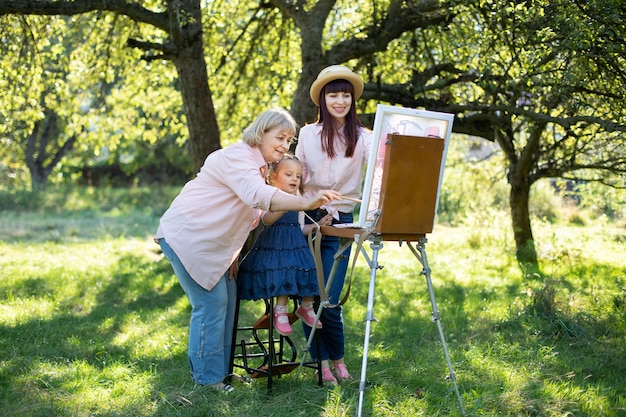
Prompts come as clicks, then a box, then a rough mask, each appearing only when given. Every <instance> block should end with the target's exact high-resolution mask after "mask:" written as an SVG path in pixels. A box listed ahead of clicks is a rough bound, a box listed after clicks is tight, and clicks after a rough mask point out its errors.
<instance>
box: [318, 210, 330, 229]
mask: <svg viewBox="0 0 626 417" xmlns="http://www.w3.org/2000/svg"><path fill="white" fill-rule="evenodd" d="M317 223H318V224H319V225H320V226H330V225H331V224H333V215H332V213H328V214H327V215H325V216H324V217H322V218H321V219H320V220H319V221H318V222H317Z"/></svg>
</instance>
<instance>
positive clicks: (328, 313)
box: [302, 210, 353, 361]
mask: <svg viewBox="0 0 626 417" xmlns="http://www.w3.org/2000/svg"><path fill="white" fill-rule="evenodd" d="M307 215H309V216H310V217H311V218H313V219H314V220H315V221H318V220H319V219H321V218H322V217H324V216H325V215H326V213H325V212H324V211H320V210H313V211H307ZM305 219H306V222H307V223H311V221H310V220H309V219H308V218H306V217H305ZM339 219H340V221H339V222H340V223H352V221H353V216H352V213H339ZM333 223H338V222H337V220H335V219H333ZM338 248H339V238H338V237H336V236H324V237H323V238H322V244H321V252H322V253H321V255H322V264H323V267H324V283H325V284H326V283H327V282H328V278H329V277H330V270H331V268H332V267H333V263H334V262H335V253H336V252H337V249H338ZM351 250H352V246H350V247H348V248H347V249H346V250H345V251H344V252H343V254H342V255H341V257H340V258H339V259H338V264H337V269H336V270H335V275H334V277H333V283H332V284H331V287H330V291H328V294H327V295H328V298H329V300H330V303H331V304H336V303H338V302H339V301H341V300H340V299H339V297H341V290H342V289H343V284H344V282H345V280H346V272H347V271H348V261H349V260H350V251H351ZM316 308H317V306H316ZM320 321H321V322H322V328H321V329H317V330H316V331H315V337H314V338H313V341H312V343H311V347H310V349H311V350H310V352H311V359H312V360H314V361H316V360H318V359H319V360H329V359H330V360H338V359H342V358H343V357H344V345H345V337H344V329H343V316H342V314H341V306H337V307H334V308H324V309H323V310H322V314H321V316H320ZM302 328H303V330H304V334H305V337H306V338H307V340H308V338H309V335H310V334H311V328H310V327H309V326H307V325H304V324H303V325H302ZM318 343H319V346H318ZM318 348H319V350H318Z"/></svg>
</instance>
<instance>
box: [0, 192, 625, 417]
mask: <svg viewBox="0 0 626 417" xmlns="http://www.w3.org/2000/svg"><path fill="white" fill-rule="evenodd" d="M177 191H178V189H175V190H174V189H163V190H154V189H152V190H147V189H133V190H126V191H120V190H117V191H111V190H109V191H106V190H94V189H83V190H73V191H67V192H66V194H64V195H58V194H57V195H56V197H55V198H54V199H50V197H41V196H40V197H38V199H36V201H28V200H26V199H25V200H23V201H18V202H17V203H16V204H19V208H16V207H11V204H10V203H7V202H4V203H3V204H1V205H0V207H4V210H2V211H0V213H1V214H0V236H2V240H0V416H29V417H39V416H41V417H43V416H58V417H60V416H159V417H160V416H186V417H191V416H204V417H207V416H242V417H243V416H257V417H261V416H285V417H287V416H324V417H338V416H352V415H356V409H357V404H358V398H359V378H360V370H361V360H362V352H363V345H364V333H365V313H366V304H367V291H368V285H369V275H370V271H369V268H368V266H367V263H366V261H365V259H364V257H363V256H361V257H359V260H358V262H357V264H356V269H355V275H354V278H353V285H352V293H351V295H350V298H349V300H348V302H347V304H346V306H345V309H344V317H345V322H346V332H347V335H346V336H347V340H346V362H347V364H348V367H349V369H350V370H351V372H352V374H353V376H354V377H355V380H354V381H352V382H349V383H346V384H342V385H340V386H337V387H330V386H325V387H321V388H320V387H318V386H317V385H316V384H315V381H314V380H313V374H312V371H311V370H308V369H305V370H304V371H303V373H302V375H300V377H299V378H298V377H297V376H296V373H295V372H292V373H290V374H287V375H285V376H282V377H280V378H275V379H274V390H273V392H272V394H271V395H268V394H267V389H266V388H267V385H266V380H265V379H256V380H253V382H252V383H251V384H244V383H236V384H235V388H236V391H235V392H234V393H232V394H229V395H224V394H220V393H216V392H212V391H209V390H206V389H201V388H199V389H198V388H196V387H194V386H193V384H192V383H191V381H190V378H189V366H188V364H187V358H186V355H187V353H186V343H187V324H188V320H189V305H188V302H187V299H186V298H185V295H184V293H183V291H182V290H181V288H180V287H179V286H178V282H177V280H176V278H175V276H174V275H173V273H172V270H171V267H170V265H169V264H168V262H167V261H166V260H165V259H164V258H163V257H162V256H161V254H160V253H159V251H158V246H157V245H156V244H154V242H153V241H152V233H153V232H154V231H155V229H156V226H157V223H158V218H159V216H160V215H161V214H162V212H163V211H164V210H165V208H166V207H167V205H168V204H169V202H170V200H171V198H172V196H173V195H174V194H175V192H177ZM533 227H534V233H535V238H536V240H537V243H538V251H539V255H540V258H541V263H542V268H543V272H544V273H545V277H541V278H540V277H532V276H531V277H526V276H523V275H522V273H521V272H520V269H519V268H518V267H517V264H516V262H515V259H514V256H513V253H514V247H513V242H512V236H511V232H510V230H509V229H510V226H509V222H508V219H507V217H506V216H505V215H501V216H500V217H498V218H495V219H493V220H492V221H491V224H490V225H489V227H486V226H481V227H476V226H474V227H469V226H464V227H461V226H457V227H452V226H446V225H437V226H436V227H435V230H434V233H433V234H432V235H429V236H428V243H427V245H426V249H427V253H428V261H429V264H430V267H431V269H432V278H433V285H434V289H435V294H436V297H437V302H438V306H439V310H440V312H441V324H442V326H443V331H444V334H445V337H446V341H447V344H448V348H449V351H450V356H451V359H452V363H453V367H454V370H455V372H456V376H457V382H458V386H459V390H460V392H461V396H462V400H463V405H464V407H465V411H466V414H467V415H468V416H493V417H495V416H554V417H557V416H558V417H563V416H608V417H620V416H626V256H625V255H626V250H625V249H626V229H625V228H624V225H623V224H612V223H607V222H606V221H603V220H597V221H595V222H587V223H586V224H585V225H584V226H580V225H572V224H566V223H543V222H541V221H539V220H535V219H533ZM367 249H368V252H370V253H371V251H370V250H369V247H368V248H367ZM379 263H380V264H381V265H382V266H383V268H382V269H381V270H379V271H378V273H377V281H376V299H375V306H374V315H375V317H376V319H377V322H374V323H372V333H371V337H370V343H369V348H370V350H369V355H368V358H369V360H368V368H367V390H366V392H365V402H364V408H363V415H364V416H377V417H382V416H385V417H387V416H389V417H391V416H394V417H396V416H406V417H409V416H411V417H413V416H429V417H430V416H461V415H462V414H461V410H460V407H459V404H458V401H457V399H456V395H455V392H454V389H453V386H452V383H451V382H450V380H449V379H448V378H447V376H448V368H447V365H446V361H445V357H444V353H443V350H442V346H441V343H440V340H439V336H438V333H437V326H436V324H435V323H433V322H432V320H431V304H430V299H429V296H428V291H427V287H426V283H425V280H424V276H423V275H422V274H421V264H419V263H418V262H417V260H416V259H415V257H414V256H413V255H412V254H411V252H410V250H409V248H407V247H406V245H402V246H400V245H399V244H398V242H385V243H384V247H383V249H382V250H381V251H380V256H379ZM241 310H242V313H241V314H242V317H241V318H240V322H242V323H244V322H245V323H249V324H252V322H253V321H254V320H255V319H256V316H257V315H258V311H259V305H258V303H252V302H244V303H242V308H241ZM294 329H295V330H296V334H295V336H294V337H293V339H294V340H295V342H296V343H297V344H298V346H299V347H303V346H304V344H305V341H304V338H303V336H302V333H301V330H299V326H294ZM299 332H300V333H299Z"/></svg>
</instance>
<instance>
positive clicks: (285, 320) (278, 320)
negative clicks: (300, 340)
mask: <svg viewBox="0 0 626 417" xmlns="http://www.w3.org/2000/svg"><path fill="white" fill-rule="evenodd" d="M274 328H275V329H276V331H277V332H278V333H279V334H281V335H283V336H290V335H291V334H292V333H293V329H292V328H291V324H290V323H289V316H288V315H287V313H284V312H274Z"/></svg>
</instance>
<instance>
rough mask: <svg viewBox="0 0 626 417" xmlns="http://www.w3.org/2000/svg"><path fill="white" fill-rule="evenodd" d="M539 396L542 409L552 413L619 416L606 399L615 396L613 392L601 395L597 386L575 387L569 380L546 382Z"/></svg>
mask: <svg viewBox="0 0 626 417" xmlns="http://www.w3.org/2000/svg"><path fill="white" fill-rule="evenodd" d="M607 394H608V395H607ZM541 395H542V397H543V399H544V400H545V405H544V407H545V408H546V409H550V410H552V411H553V412H562V411H571V412H577V413H583V414H585V415H592V414H594V413H597V412H598V411H601V412H602V414H601V415H602V416H604V417H611V416H619V415H621V414H619V412H618V411H617V410H614V409H613V406H612V405H611V401H610V400H609V398H608V397H609V395H610V396H615V395H617V392H615V390H610V391H609V392H608V393H602V392H601V389H600V387H598V386H592V385H590V386H577V385H576V384H574V383H572V382H571V381H569V380H565V381H547V382H545V383H544V384H543V386H542V394H541Z"/></svg>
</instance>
